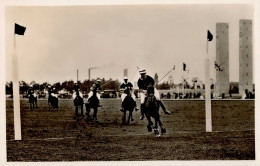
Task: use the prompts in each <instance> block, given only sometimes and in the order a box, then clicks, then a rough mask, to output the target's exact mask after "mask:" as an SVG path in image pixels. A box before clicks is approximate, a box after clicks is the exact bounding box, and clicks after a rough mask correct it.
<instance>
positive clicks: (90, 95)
mask: <svg viewBox="0 0 260 166" xmlns="http://www.w3.org/2000/svg"><path fill="white" fill-rule="evenodd" d="M96 94H97V98H98V99H100V94H99V93H96ZM92 96H93V91H90V92H89V94H88V99H90V97H92Z"/></svg>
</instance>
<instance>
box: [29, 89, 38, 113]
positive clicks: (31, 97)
mask: <svg viewBox="0 0 260 166" xmlns="http://www.w3.org/2000/svg"><path fill="white" fill-rule="evenodd" d="M29 103H30V109H31V111H33V110H34V109H35V108H38V107H37V96H36V95H35V94H34V92H30V93H29Z"/></svg>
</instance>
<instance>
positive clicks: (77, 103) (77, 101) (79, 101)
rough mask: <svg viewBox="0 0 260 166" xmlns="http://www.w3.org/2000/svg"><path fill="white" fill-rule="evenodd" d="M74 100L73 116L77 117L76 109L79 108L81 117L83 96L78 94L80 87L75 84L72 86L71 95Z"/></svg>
mask: <svg viewBox="0 0 260 166" xmlns="http://www.w3.org/2000/svg"><path fill="white" fill-rule="evenodd" d="M72 97H73V99H74V106H75V115H78V107H80V108H81V115H82V116H83V104H84V101H83V94H82V93H81V92H80V87H79V85H78V84H77V83H75V85H74V93H73V95H72Z"/></svg>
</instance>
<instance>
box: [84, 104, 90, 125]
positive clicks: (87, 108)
mask: <svg viewBox="0 0 260 166" xmlns="http://www.w3.org/2000/svg"><path fill="white" fill-rule="evenodd" d="M85 106H86V115H87V119H86V121H89V113H90V108H89V104H88V103H86V105H85Z"/></svg>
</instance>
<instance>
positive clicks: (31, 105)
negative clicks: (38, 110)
mask: <svg viewBox="0 0 260 166" xmlns="http://www.w3.org/2000/svg"><path fill="white" fill-rule="evenodd" d="M30 109H31V111H32V110H33V109H32V102H30Z"/></svg>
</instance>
